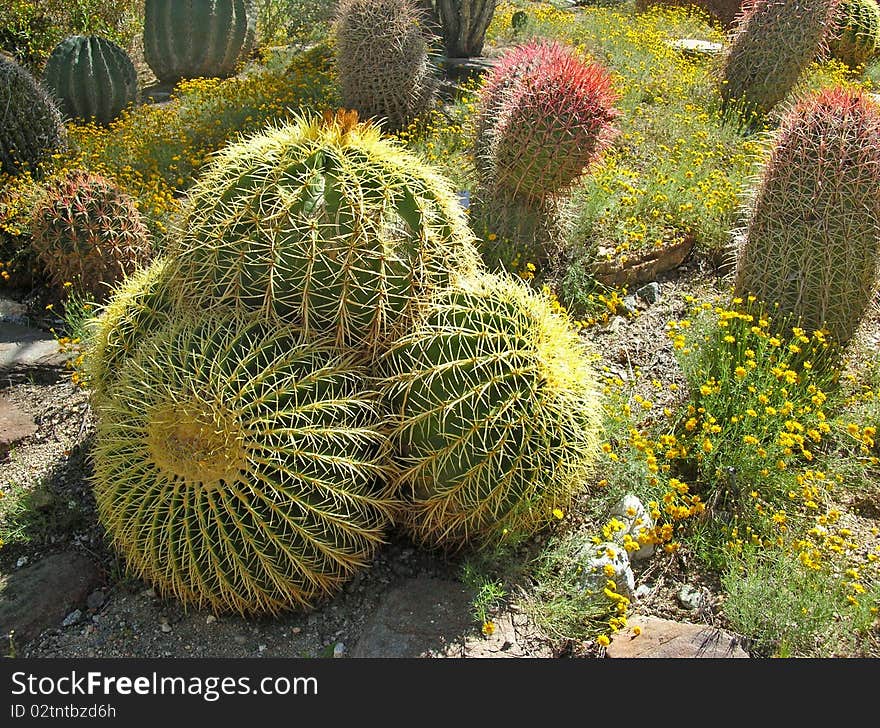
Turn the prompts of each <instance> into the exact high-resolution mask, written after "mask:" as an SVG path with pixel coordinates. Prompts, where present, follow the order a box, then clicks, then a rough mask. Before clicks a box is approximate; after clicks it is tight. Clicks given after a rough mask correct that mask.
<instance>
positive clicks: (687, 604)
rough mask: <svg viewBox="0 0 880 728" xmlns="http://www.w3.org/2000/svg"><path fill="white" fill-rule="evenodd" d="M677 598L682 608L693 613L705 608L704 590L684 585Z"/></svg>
mask: <svg viewBox="0 0 880 728" xmlns="http://www.w3.org/2000/svg"><path fill="white" fill-rule="evenodd" d="M675 596H676V599H677V600H678V603H679V604H680V605H681V606H682V608H684V609H688V610H690V611H692V612H696V611H697V610H699V609H700V607H702V606H703V592H702V590H701V589H698V588H697V587H695V586H691V585H690V584H684V585H683V586H682V587H681V589H679V590H678V594H676V595H675Z"/></svg>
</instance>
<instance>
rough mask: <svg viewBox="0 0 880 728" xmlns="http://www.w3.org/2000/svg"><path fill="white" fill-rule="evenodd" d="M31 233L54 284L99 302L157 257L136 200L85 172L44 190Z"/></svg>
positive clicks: (107, 182)
mask: <svg viewBox="0 0 880 728" xmlns="http://www.w3.org/2000/svg"><path fill="white" fill-rule="evenodd" d="M31 235H32V238H33V246H34V249H35V251H36V252H37V255H38V256H39V258H40V260H41V261H42V263H43V265H44V266H45V268H46V271H47V272H48V273H49V276H50V277H51V279H52V281H53V282H54V283H55V285H56V286H58V287H59V288H63V287H64V286H65V284H72V285H73V286H75V287H76V288H77V289H78V290H79V291H80V292H81V293H85V294H87V295H89V296H92V297H93V300H95V301H97V302H101V301H103V300H104V299H105V298H106V296H107V294H108V293H109V292H110V288H112V286H114V285H115V284H116V283H117V282H119V281H120V280H122V278H124V277H125V276H126V275H128V274H129V273H131V272H132V271H134V270H135V269H136V268H138V267H139V266H140V265H143V264H144V263H146V262H148V261H149V260H150V259H151V258H152V254H153V246H152V239H151V236H150V232H149V230H148V229H147V227H146V225H145V224H144V222H143V220H142V218H141V216H140V213H139V212H138V209H137V205H136V204H135V201H134V200H133V199H132V198H131V197H130V196H129V195H127V194H125V193H124V192H123V191H122V190H120V189H119V188H118V187H117V186H116V185H115V184H113V183H112V182H111V181H110V180H107V179H105V178H104V177H101V176H100V175H97V174H93V173H91V172H87V171H85V170H78V169H77V170H73V171H71V172H69V173H68V174H67V175H66V176H64V177H62V178H60V179H55V180H53V181H51V182H50V183H49V184H48V185H47V186H46V192H45V194H44V195H43V197H42V199H41V200H40V201H39V202H38V203H37V205H36V206H35V207H34V210H33V213H32V218H31Z"/></svg>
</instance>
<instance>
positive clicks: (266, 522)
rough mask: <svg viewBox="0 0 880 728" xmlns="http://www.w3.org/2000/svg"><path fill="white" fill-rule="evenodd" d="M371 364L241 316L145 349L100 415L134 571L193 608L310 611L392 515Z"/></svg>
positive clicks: (365, 556) (113, 534) (102, 507)
mask: <svg viewBox="0 0 880 728" xmlns="http://www.w3.org/2000/svg"><path fill="white" fill-rule="evenodd" d="M365 381H366V375H365V372H364V371H363V370H362V369H361V368H360V367H359V366H358V365H356V364H355V363H354V362H353V361H352V360H351V359H350V358H348V357H345V356H342V355H340V354H339V353H338V350H337V349H336V348H335V347H333V346H332V345H331V344H327V343H320V342H318V341H316V340H312V339H308V340H307V339H306V338H304V337H303V336H302V335H301V334H300V333H299V332H297V331H296V330H295V329H292V328H289V327H273V326H270V325H268V324H266V323H265V322H260V321H255V320H253V319H243V318H241V317H240V316H237V315H236V314H217V315H208V316H204V315H202V316H192V317H190V316H184V317H183V318H181V319H180V320H178V321H174V322H172V323H170V324H168V325H166V326H165V327H163V328H162V329H160V330H159V331H158V332H157V333H156V334H154V336H153V337H151V338H150V339H149V340H148V341H146V342H144V343H143V344H142V346H141V347H140V349H139V350H138V352H137V354H136V355H135V356H134V358H132V359H129V360H128V361H127V362H126V363H125V365H124V366H123V369H122V371H121V372H120V374H119V379H118V381H117V383H116V384H115V385H114V386H113V389H112V394H111V396H109V397H106V398H104V399H102V400H101V402H100V404H99V406H98V407H97V408H96V414H97V418H98V424H97V436H96V444H95V449H94V480H93V483H94V492H95V499H96V502H97V506H98V514H99V517H100V520H101V522H102V524H103V525H104V527H105V528H106V530H107V532H108V534H109V536H110V540H111V542H112V544H113V546H114V547H115V548H116V550H117V551H118V552H119V553H120V554H121V555H122V556H123V557H124V559H125V561H126V562H127V564H128V566H129V568H130V569H131V570H132V571H133V572H134V573H135V574H137V575H138V576H139V577H142V578H144V579H146V580H148V581H149V582H152V583H153V584H154V585H155V586H156V588H157V589H158V590H159V591H160V592H161V593H162V594H167V595H174V596H176V597H177V598H179V599H180V600H181V601H183V602H184V603H185V604H193V605H197V606H198V607H210V608H212V609H214V610H216V611H218V612H235V613H239V614H259V613H277V612H281V611H283V610H288V609H293V608H297V607H302V608H308V607H311V606H313V605H314V604H315V603H316V602H317V601H318V600H319V599H321V598H322V597H325V596H328V595H330V594H332V593H333V592H334V591H336V590H337V589H339V588H340V587H341V586H342V585H343V584H344V583H345V582H346V581H347V580H348V579H349V578H350V577H351V576H353V575H354V573H355V572H356V571H357V570H358V569H359V568H361V567H364V566H366V565H368V563H369V562H370V560H371V558H372V556H373V554H374V552H375V549H376V548H377V547H378V545H379V544H381V543H382V541H383V539H384V534H385V531H386V528H387V527H388V526H389V524H390V516H391V513H392V505H393V500H392V499H391V497H390V496H389V492H390V491H389V486H388V477H387V472H386V469H387V465H386V462H387V459H386V458H385V448H386V446H387V445H386V443H387V439H386V436H385V435H383V434H382V432H381V423H382V422H383V416H382V410H381V407H380V406H379V404H378V403H377V402H378V401H377V398H376V396H375V394H374V393H373V392H371V391H370V390H368V389H366V388H365V387H364V382H365Z"/></svg>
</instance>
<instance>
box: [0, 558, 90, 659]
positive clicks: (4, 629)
mask: <svg viewBox="0 0 880 728" xmlns="http://www.w3.org/2000/svg"><path fill="white" fill-rule="evenodd" d="M100 583H101V573H100V571H99V569H98V566H97V565H96V564H95V563H94V562H93V561H92V560H91V559H89V558H87V557H85V556H83V555H82V554H80V553H78V552H75V551H67V552H64V553H60V554H53V555H51V556H47V557H45V558H43V559H40V560H39V561H37V562H36V563H35V564H32V565H30V566H28V567H26V568H23V569H19V570H18V571H14V572H12V573H11V574H4V575H3V576H0V637H5V636H6V635H8V634H9V633H10V632H13V631H14V633H15V640H16V644H17V646H18V647H19V648H21V647H22V645H23V644H24V643H25V642H28V641H30V640H32V639H33V638H34V637H36V636H37V635H38V634H39V633H40V632H42V631H43V630H44V629H47V628H48V627H54V626H56V625H57V624H58V623H59V622H61V620H63V619H64V618H65V617H66V616H67V615H69V614H70V613H71V611H72V610H75V609H79V608H80V607H81V606H82V605H83V604H84V603H85V600H86V597H87V596H88V595H89V594H90V593H91V592H92V591H93V590H94V589H95V588H96V587H97V586H99V585H100Z"/></svg>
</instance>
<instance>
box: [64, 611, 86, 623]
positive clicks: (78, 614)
mask: <svg viewBox="0 0 880 728" xmlns="http://www.w3.org/2000/svg"><path fill="white" fill-rule="evenodd" d="M82 616H83V613H82V610H80V609H74V610H73V611H72V612H71V613H70V614H68V615H67V616H66V617H65V618H64V621H63V622H61V626H62V627H72V626H73V625H74V624H76V623H77V622H79V621H80V620H81V619H82Z"/></svg>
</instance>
